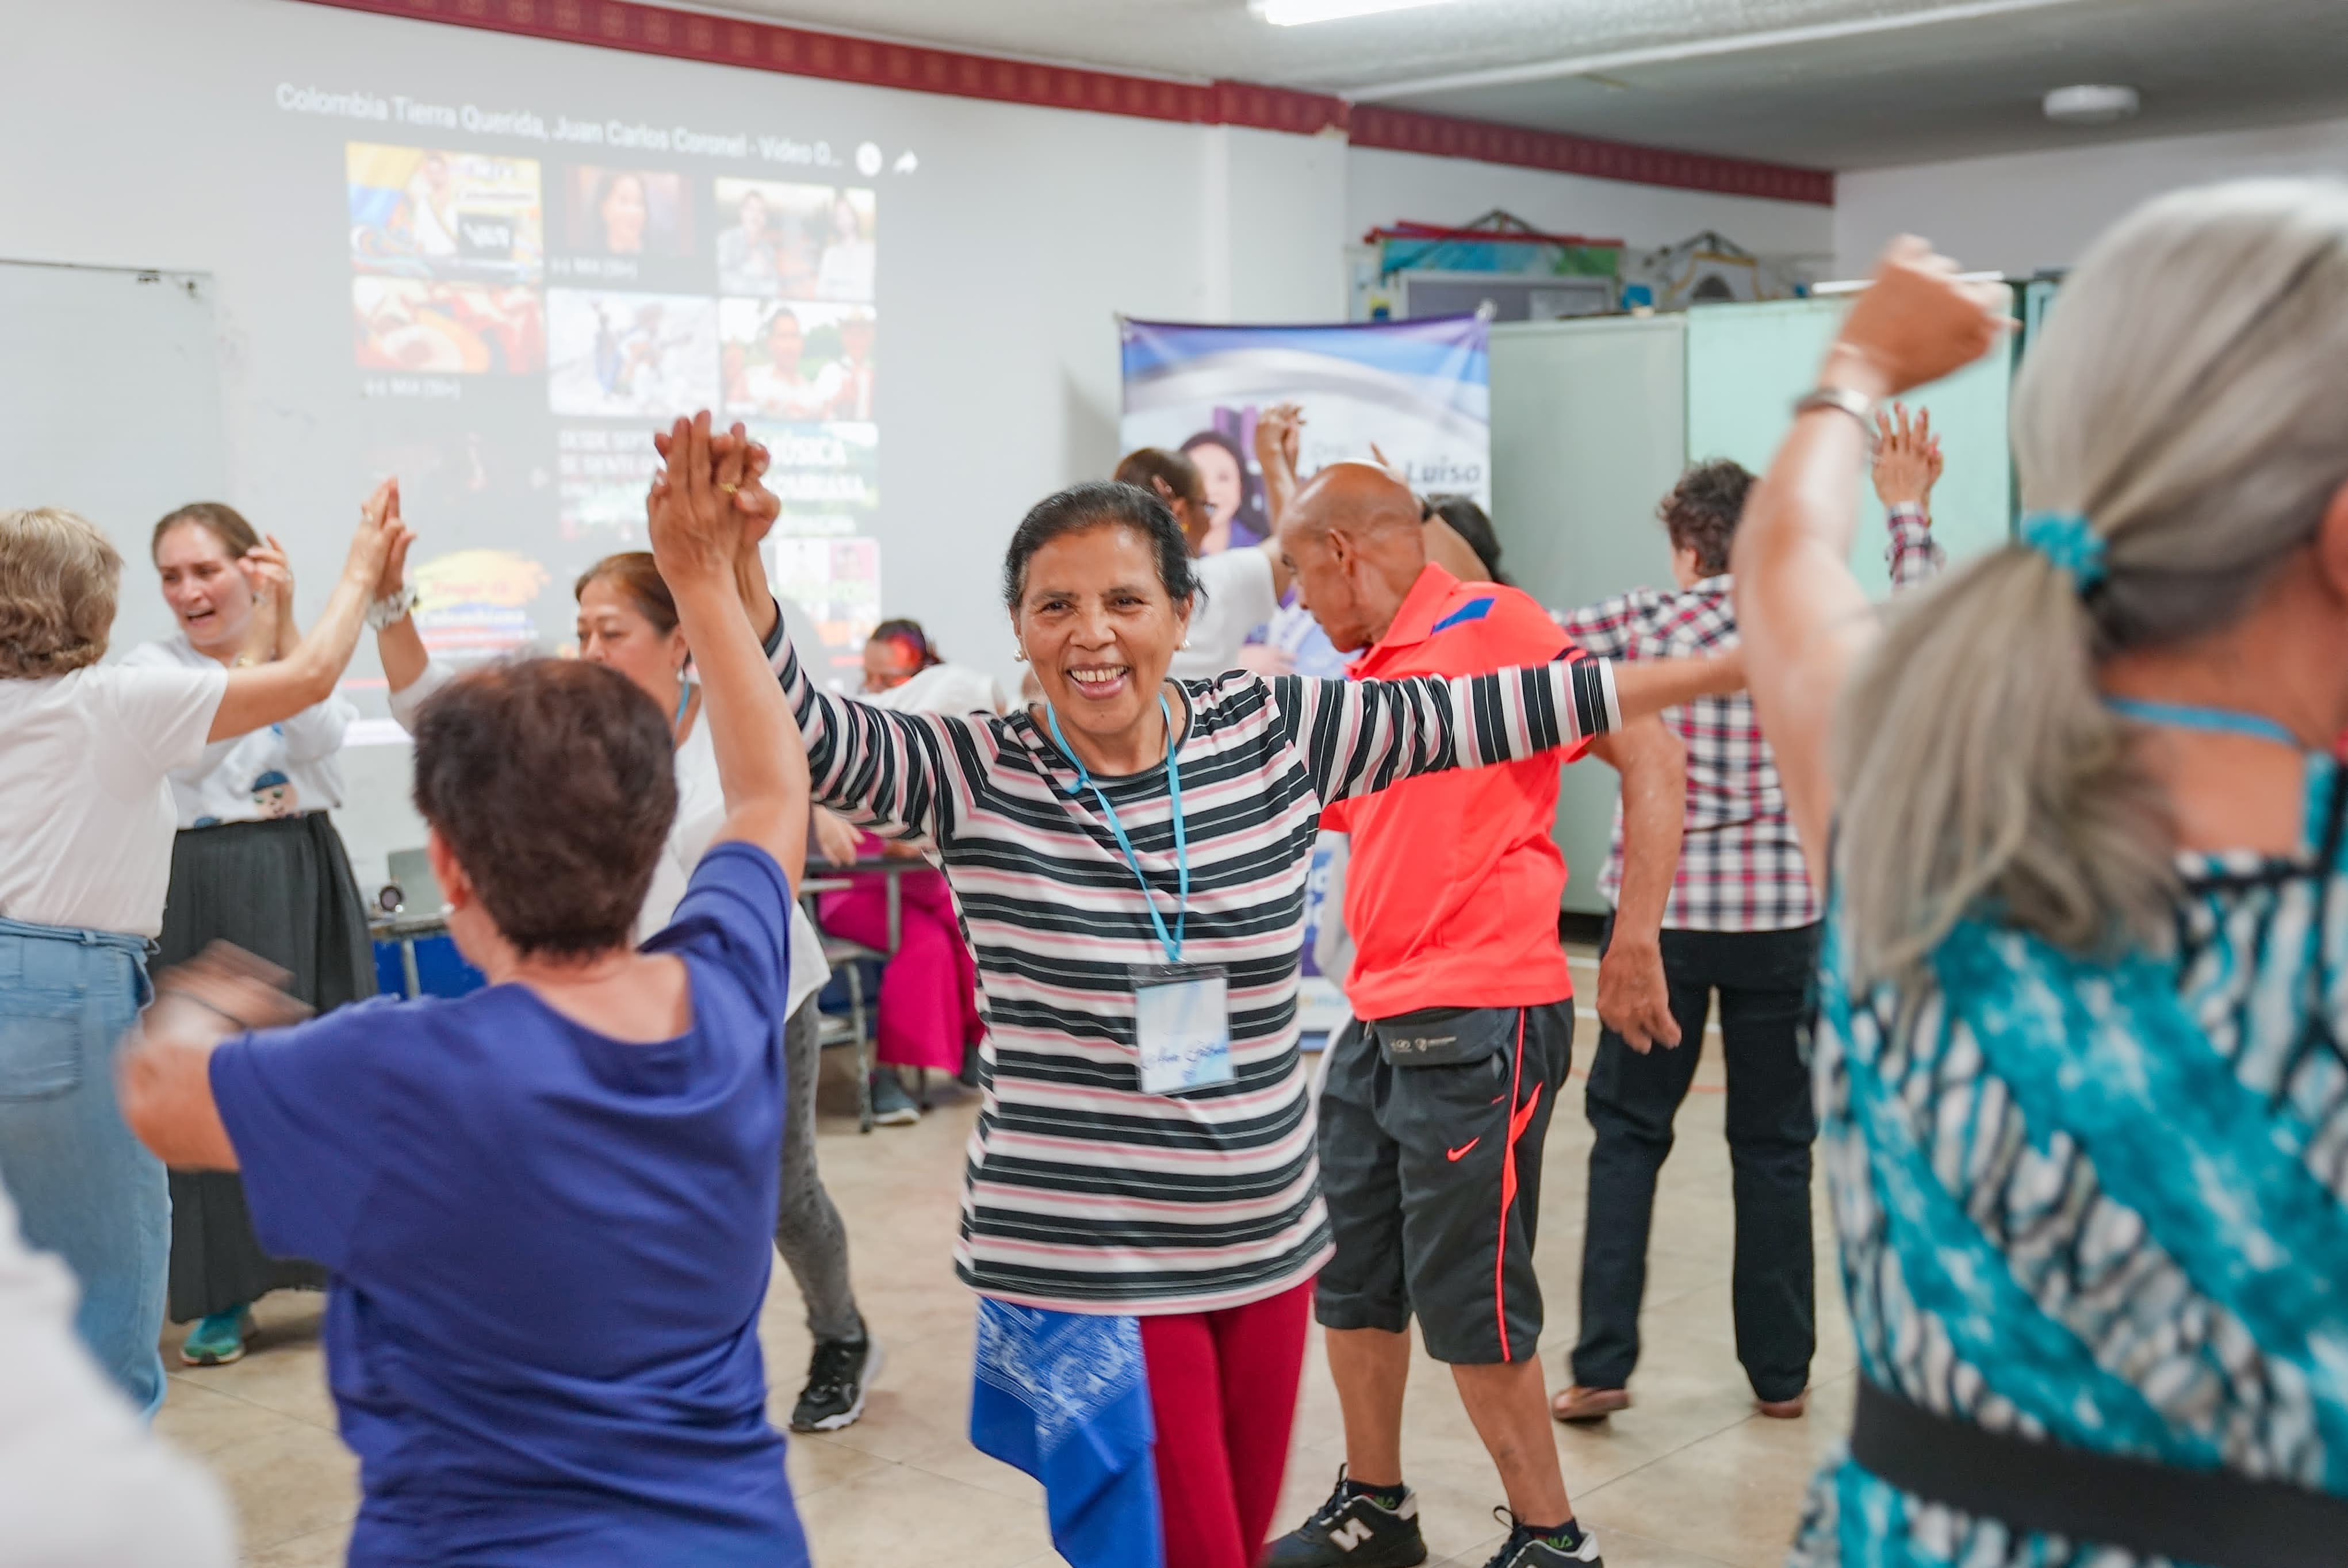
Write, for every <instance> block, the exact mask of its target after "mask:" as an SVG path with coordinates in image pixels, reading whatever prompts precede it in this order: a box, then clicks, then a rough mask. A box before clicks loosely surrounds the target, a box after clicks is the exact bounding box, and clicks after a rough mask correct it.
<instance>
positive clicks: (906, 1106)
mask: <svg viewBox="0 0 2348 1568" xmlns="http://www.w3.org/2000/svg"><path fill="white" fill-rule="evenodd" d="M921 1119H922V1108H921V1107H920V1106H918V1105H915V1104H914V1103H913V1097H912V1096H911V1095H910V1094H907V1093H906V1092H905V1084H904V1080H903V1079H901V1078H899V1077H898V1076H897V1069H896V1068H876V1069H874V1071H873V1074H872V1121H873V1125H875V1126H876V1127H911V1126H912V1125H913V1123H915V1122H917V1121H919V1120H921Z"/></svg>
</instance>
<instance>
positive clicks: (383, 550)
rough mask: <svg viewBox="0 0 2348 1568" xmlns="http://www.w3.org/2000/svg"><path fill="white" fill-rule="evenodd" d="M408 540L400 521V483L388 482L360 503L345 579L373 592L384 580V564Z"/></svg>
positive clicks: (395, 481) (345, 562) (346, 561)
mask: <svg viewBox="0 0 2348 1568" xmlns="http://www.w3.org/2000/svg"><path fill="white" fill-rule="evenodd" d="M406 537H407V525H406V524H405V523H403V522H401V521H400V520H399V481H398V480H396V479H388V480H384V481H383V482H382V483H381V484H379V485H377V486H376V487H375V490H374V491H373V493H371V494H370V495H368V497H367V498H366V500H364V501H362V502H360V503H359V526H358V528H357V530H356V531H355V532H354V533H352V535H351V552H350V554H349V556H348V557H347V558H346V559H345V561H344V562H343V575H344V577H345V579H347V580H352V581H355V582H356V583H359V584H360V586H361V587H363V588H368V589H372V588H373V587H374V586H375V585H376V583H377V582H378V581H380V580H381V578H382V576H383V569H384V563H385V562H387V561H389V560H390V559H391V552H392V550H393V548H394V547H395V546H397V545H399V544H400V542H401V541H402V540H403V539H405V538H406Z"/></svg>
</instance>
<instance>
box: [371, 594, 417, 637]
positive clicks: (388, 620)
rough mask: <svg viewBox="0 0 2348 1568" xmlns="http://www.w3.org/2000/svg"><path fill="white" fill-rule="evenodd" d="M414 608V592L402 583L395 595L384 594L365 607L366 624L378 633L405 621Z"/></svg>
mask: <svg viewBox="0 0 2348 1568" xmlns="http://www.w3.org/2000/svg"><path fill="white" fill-rule="evenodd" d="M415 608H416V590H415V589H414V588H413V587H411V586H410V585H408V584H407V583H401V584H400V587H399V592H398V593H386V594H385V595H384V596H383V597H382V598H380V599H378V600H376V602H375V603H372V604H370V605H368V606H367V624H368V625H370V626H372V627H374V628H375V629H376V631H378V632H380V631H382V630H383V629H384V628H385V627H386V626H395V625H397V624H399V623H400V622H402V621H405V620H407V616H408V612H410V611H412V610H414V609H415Z"/></svg>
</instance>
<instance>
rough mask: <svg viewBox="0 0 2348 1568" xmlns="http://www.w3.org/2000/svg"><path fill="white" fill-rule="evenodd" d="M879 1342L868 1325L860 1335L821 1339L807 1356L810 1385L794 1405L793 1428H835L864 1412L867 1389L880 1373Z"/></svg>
mask: <svg viewBox="0 0 2348 1568" xmlns="http://www.w3.org/2000/svg"><path fill="white" fill-rule="evenodd" d="M880 1360H881V1357H880V1341H879V1340H877V1339H875V1338H873V1337H872V1331H871V1329H870V1328H867V1329H866V1330H865V1331H864V1336H863V1337H862V1338H861V1339H819V1340H817V1341H816V1342H815V1354H814V1355H813V1356H811V1357H808V1380H807V1387H804V1388H802V1389H800V1390H799V1402H798V1404H796V1405H794V1406H792V1407H791V1430H793V1431H795V1432H836V1431H838V1430H839V1429H840V1428H842V1427H851V1426H854V1425H855V1424H856V1420H857V1418H858V1417H860V1416H861V1415H863V1414H864V1391H865V1390H866V1389H867V1388H869V1387H871V1386H872V1380H873V1379H874V1378H876V1377H880Z"/></svg>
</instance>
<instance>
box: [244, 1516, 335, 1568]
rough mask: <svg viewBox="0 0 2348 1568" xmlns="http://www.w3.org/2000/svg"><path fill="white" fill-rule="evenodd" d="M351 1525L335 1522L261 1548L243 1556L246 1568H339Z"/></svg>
mask: <svg viewBox="0 0 2348 1568" xmlns="http://www.w3.org/2000/svg"><path fill="white" fill-rule="evenodd" d="M350 1541H351V1527H350V1526H349V1525H347V1524H338V1525H335V1526H334V1527H333V1528H332V1529H328V1530H317V1531H313V1532H310V1533H309V1534H307V1535H297V1536H295V1537H294V1538H293V1540H291V1541H283V1542H278V1543H277V1544H276V1545H274V1546H271V1547H265V1548H263V1550H261V1551H259V1552H256V1553H252V1555H250V1556H248V1557H247V1558H245V1563H247V1564H248V1568H343V1555H344V1553H345V1552H346V1551H347V1550H348V1549H349V1546H350Z"/></svg>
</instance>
